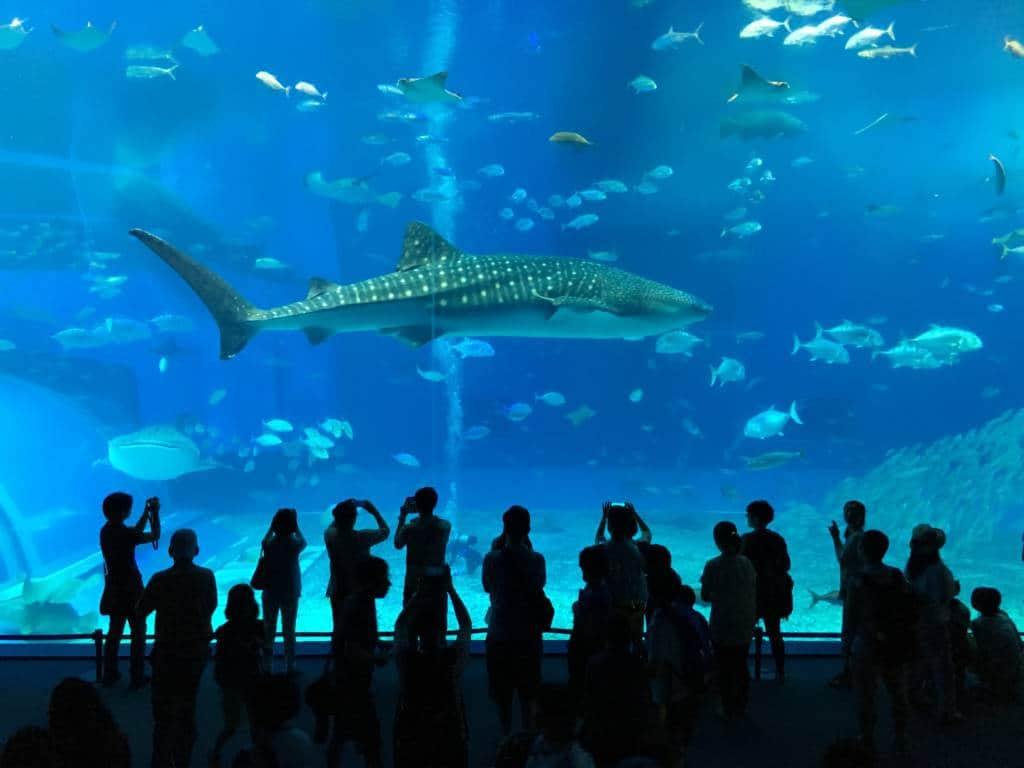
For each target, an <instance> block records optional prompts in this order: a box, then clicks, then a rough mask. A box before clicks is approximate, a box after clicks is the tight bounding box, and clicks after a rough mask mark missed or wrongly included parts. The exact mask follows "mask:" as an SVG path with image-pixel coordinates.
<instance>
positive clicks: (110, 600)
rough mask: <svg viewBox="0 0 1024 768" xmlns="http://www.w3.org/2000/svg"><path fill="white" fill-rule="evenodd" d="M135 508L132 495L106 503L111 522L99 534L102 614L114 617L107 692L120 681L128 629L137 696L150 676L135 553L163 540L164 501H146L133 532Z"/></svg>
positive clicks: (106, 655) (106, 653)
mask: <svg viewBox="0 0 1024 768" xmlns="http://www.w3.org/2000/svg"><path fill="white" fill-rule="evenodd" d="M132 502H133V500H132V497H131V496H130V495H129V494H127V493H122V492H120V491H118V492H116V493H111V494H110V495H109V496H107V497H106V498H105V499H104V500H103V516H104V517H105V518H106V519H107V522H106V524H105V525H104V526H103V527H102V528H101V529H100V550H101V551H102V552H103V572H104V575H105V584H104V587H103V597H102V598H101V599H100V613H101V614H103V615H104V616H109V617H110V626H109V628H108V630H107V637H106V641H105V643H104V647H103V686H104V687H107V688H109V687H110V686H112V685H114V684H115V683H117V682H118V680H120V679H121V673H120V672H119V671H118V669H117V666H118V652H119V650H120V645H121V638H122V637H123V635H124V625H125V624H126V623H127V624H128V626H129V628H130V630H131V662H130V665H129V687H130V689H131V690H138V689H139V688H142V687H143V686H144V685H145V684H146V683H147V682H149V678H148V677H147V676H146V619H145V617H144V616H141V615H140V614H139V613H138V612H137V611H136V610H135V606H136V604H137V603H138V602H139V598H140V597H141V596H142V574H141V573H140V572H139V566H138V564H137V563H136V562H135V548H136V547H137V546H139V545H140V544H151V543H154V542H157V541H159V540H160V499H158V498H156V497H155V496H154V497H153V498H150V499H147V500H146V508H145V510H144V511H143V513H142V516H141V517H140V518H139V519H138V520H137V521H136V522H135V524H134V525H131V526H129V525H127V524H126V521H127V520H128V518H129V517H130V516H131V513H132ZM147 528H148V530H147Z"/></svg>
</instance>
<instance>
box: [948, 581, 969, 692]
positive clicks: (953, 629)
mask: <svg viewBox="0 0 1024 768" xmlns="http://www.w3.org/2000/svg"><path fill="white" fill-rule="evenodd" d="M954 586H955V588H956V594H957V597H954V598H953V599H952V600H950V601H949V648H950V650H951V651H952V655H953V674H954V676H955V679H956V700H957V704H958V706H960V707H965V706H966V704H967V668H968V666H970V663H971V639H970V636H971V609H970V608H968V607H967V606H966V605H964V604H963V601H961V600H960V598H959V595H960V582H959V581H958V582H956V583H955V585H954Z"/></svg>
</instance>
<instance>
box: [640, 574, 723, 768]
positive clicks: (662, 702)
mask: <svg viewBox="0 0 1024 768" xmlns="http://www.w3.org/2000/svg"><path fill="white" fill-rule="evenodd" d="M649 584H650V601H649V605H650V606H651V607H652V608H653V612H652V614H651V616H650V619H649V620H648V630H647V644H648V652H647V657H648V662H649V663H648V668H649V671H650V676H651V697H652V699H653V701H654V705H655V708H656V712H657V714H658V724H659V727H660V730H661V733H662V739H663V741H664V744H665V747H666V749H667V750H668V753H669V756H670V757H669V760H670V764H671V765H673V766H676V765H681V764H682V763H683V760H684V759H685V752H686V747H687V745H688V744H689V741H690V737H691V735H692V733H693V724H694V722H695V720H696V718H697V711H698V709H699V707H700V701H701V697H702V695H703V693H704V688H705V685H706V682H707V677H706V671H707V670H708V665H709V664H710V663H711V653H710V648H705V641H704V639H702V637H701V635H700V634H699V633H698V631H697V627H696V625H695V624H694V623H693V622H692V621H691V620H690V617H689V613H690V612H691V611H692V607H693V603H692V597H693V590H690V595H689V596H688V597H687V600H691V602H690V604H689V606H687V605H686V601H684V600H683V598H682V591H683V585H682V582H681V581H680V579H679V574H677V573H676V572H675V571H673V570H672V569H671V568H670V569H667V570H662V571H661V572H660V575H658V576H655V577H654V578H651V579H650V582H649ZM705 628H706V626H705ZM705 654H707V656H706V657H705Z"/></svg>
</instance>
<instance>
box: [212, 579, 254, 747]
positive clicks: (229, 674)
mask: <svg viewBox="0 0 1024 768" xmlns="http://www.w3.org/2000/svg"><path fill="white" fill-rule="evenodd" d="M224 616H225V617H226V618H227V622H226V623H224V624H221V625H220V626H219V627H218V628H217V631H216V632H214V638H215V639H216V641H217V649H216V651H215V653H214V657H213V679H214V680H216V681H217V685H218V686H219V687H220V702H221V711H222V712H223V713H224V725H223V727H222V728H221V730H220V733H219V734H217V739H216V741H215V742H214V745H213V750H212V751H211V752H210V765H211V766H218V765H220V760H221V752H222V751H223V749H224V745H225V744H227V743H228V741H230V740H231V737H232V736H234V735H235V733H236V732H237V731H238V726H239V725H240V724H241V722H242V708H243V707H244V708H245V709H246V711H247V713H248V720H249V730H250V731H252V728H253V717H252V707H251V700H252V694H253V688H254V686H255V685H256V682H257V681H258V680H259V677H260V674H261V673H262V671H263V638H264V627H263V622H262V621H260V609H259V606H258V605H257V604H256V595H255V594H254V593H253V591H252V587H250V586H249V585H248V584H236V585H235V586H233V587H232V588H231V589H230V590H229V591H228V604H227V607H226V608H225V609H224Z"/></svg>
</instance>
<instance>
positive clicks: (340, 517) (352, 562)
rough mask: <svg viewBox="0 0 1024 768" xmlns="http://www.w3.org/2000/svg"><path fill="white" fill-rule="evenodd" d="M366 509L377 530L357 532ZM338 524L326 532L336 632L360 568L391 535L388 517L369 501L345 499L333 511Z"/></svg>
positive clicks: (329, 585) (329, 591)
mask: <svg viewBox="0 0 1024 768" xmlns="http://www.w3.org/2000/svg"><path fill="white" fill-rule="evenodd" d="M360 509H363V510H366V512H368V513H369V514H370V516H371V517H372V518H373V519H374V521H375V522H376V523H377V527H376V528H366V529H360V530H356V527H355V526H356V517H357V515H358V514H359V510H360ZM331 517H332V518H333V520H334V522H332V523H331V524H330V525H329V526H327V530H325V531H324V546H325V547H326V549H327V556H328V558H329V560H330V564H331V580H330V582H328V584H327V597H328V598H329V599H330V601H331V616H332V618H333V620H334V631H335V632H337V631H338V630H339V629H340V628H341V611H342V608H343V607H344V605H345V598H346V597H348V595H349V594H351V593H352V591H353V574H354V572H355V568H356V566H357V565H358V564H359V563H361V562H362V561H364V560H366V559H368V558H369V557H370V549H371V548H373V547H375V546H377V545H378V544H380V543H381V542H383V541H387V538H388V536H390V535H391V528H390V527H389V526H388V524H387V521H385V520H384V516H383V515H381V513H380V512H379V511H378V510H377V507H375V506H374V505H373V502H371V501H370V500H369V499H345V500H344V501H340V502H338V503H337V504H335V505H334V509H333V510H332V511H331Z"/></svg>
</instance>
